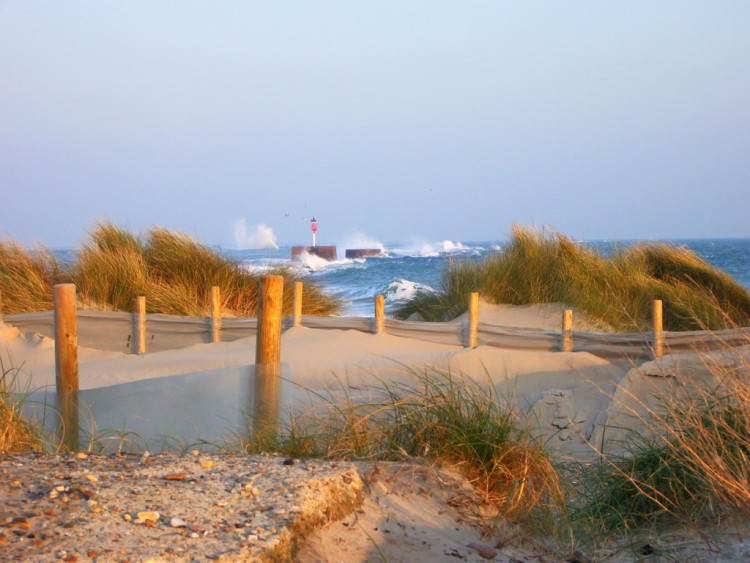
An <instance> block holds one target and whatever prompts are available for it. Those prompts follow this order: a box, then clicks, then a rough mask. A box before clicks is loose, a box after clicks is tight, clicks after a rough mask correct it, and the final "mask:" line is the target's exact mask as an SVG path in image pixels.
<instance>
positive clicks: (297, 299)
mask: <svg viewBox="0 0 750 563" xmlns="http://www.w3.org/2000/svg"><path fill="white" fill-rule="evenodd" d="M302 285H303V284H302V282H301V281H298V282H294V314H293V316H292V326H302Z"/></svg>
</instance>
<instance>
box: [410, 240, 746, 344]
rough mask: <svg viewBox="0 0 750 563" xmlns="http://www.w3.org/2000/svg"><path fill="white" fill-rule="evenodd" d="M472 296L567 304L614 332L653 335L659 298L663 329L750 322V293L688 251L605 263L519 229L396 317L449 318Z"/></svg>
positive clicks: (617, 256)
mask: <svg viewBox="0 0 750 563" xmlns="http://www.w3.org/2000/svg"><path fill="white" fill-rule="evenodd" d="M470 292H479V294H480V296H481V297H482V298H483V299H485V300H487V301H489V302H491V303H504V304H511V305H529V304H536V303H556V302H557V303H563V304H565V305H567V306H570V307H573V308H575V309H577V310H579V311H581V312H582V313H584V314H585V315H586V316H587V317H588V318H590V319H592V320H594V321H598V322H599V324H601V325H602V326H606V327H609V328H610V329H611V330H614V331H625V332H628V331H644V330H649V329H650V327H651V304H652V302H653V300H654V299H661V300H662V301H663V303H664V329H665V330H672V331H684V330H706V329H710V330H717V329H723V328H731V327H734V326H736V325H740V326H747V325H748V324H750V293H748V291H747V290H746V289H745V288H744V287H742V285H740V284H739V283H738V282H736V281H735V280H734V279H732V277H731V276H729V275H728V274H726V273H725V272H722V271H721V270H718V269H716V268H714V267H713V266H711V265H710V264H708V263H707V262H705V261H704V260H703V259H702V258H701V257H699V256H698V255H697V254H695V253H694V252H692V251H690V250H688V249H685V248H681V247H677V246H672V245H667V244H662V243H658V244H639V245H636V246H633V247H629V248H626V249H625V250H621V251H616V252H615V253H614V254H613V255H612V256H609V257H606V256H603V255H601V254H599V253H598V252H596V251H594V250H593V249H591V248H588V247H586V246H584V245H582V244H578V243H576V242H574V241H573V240H571V239H570V238H568V237H566V236H564V235H561V234H559V233H556V232H549V231H541V232H540V231H534V230H531V229H528V228H524V227H520V226H514V228H513V231H512V236H511V238H510V241H509V242H508V244H507V245H506V246H505V248H504V249H503V250H501V251H498V252H497V253H495V254H493V255H491V256H489V257H486V258H485V259H483V260H481V261H478V260H476V259H465V260H454V261H452V262H450V264H449V265H448V267H447V268H446V270H445V271H444V272H443V276H442V280H441V288H440V291H438V292H436V293H425V292H423V293H418V294H417V295H416V296H415V297H414V298H413V299H412V300H411V301H410V302H408V303H405V304H404V305H403V306H402V307H400V308H399V310H398V311H397V312H396V316H397V317H398V318H408V317H409V316H410V315H412V314H414V313H419V315H420V316H421V317H422V318H424V319H425V320H428V321H446V320H451V319H453V318H455V317H457V316H458V315H460V314H461V313H463V312H464V311H466V308H467V296H468V294H469V293H470Z"/></svg>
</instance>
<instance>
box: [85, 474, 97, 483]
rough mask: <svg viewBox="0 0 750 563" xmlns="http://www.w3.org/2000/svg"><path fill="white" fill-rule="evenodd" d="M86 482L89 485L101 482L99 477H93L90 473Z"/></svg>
mask: <svg viewBox="0 0 750 563" xmlns="http://www.w3.org/2000/svg"><path fill="white" fill-rule="evenodd" d="M86 480H87V481H88V482H89V483H98V482H99V477H97V476H96V475H92V474H90V473H89V474H88V475H86Z"/></svg>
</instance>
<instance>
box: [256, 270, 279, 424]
mask: <svg viewBox="0 0 750 563" xmlns="http://www.w3.org/2000/svg"><path fill="white" fill-rule="evenodd" d="M283 301H284V278H283V276H265V277H263V278H262V279H261V281H260V283H259V287H258V334H257V337H256V345H255V431H256V434H257V433H261V434H266V435H268V434H271V435H274V434H275V432H276V424H277V422H278V410H279V389H280V375H281V322H282V316H281V310H282V305H283Z"/></svg>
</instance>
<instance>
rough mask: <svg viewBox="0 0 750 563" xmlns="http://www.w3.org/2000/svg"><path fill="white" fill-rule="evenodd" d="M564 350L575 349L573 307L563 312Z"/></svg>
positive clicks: (562, 347) (570, 350)
mask: <svg viewBox="0 0 750 563" xmlns="http://www.w3.org/2000/svg"><path fill="white" fill-rule="evenodd" d="M561 349H562V351H563V352H572V351H573V309H565V310H564V311H563V313H562V346H561Z"/></svg>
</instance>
